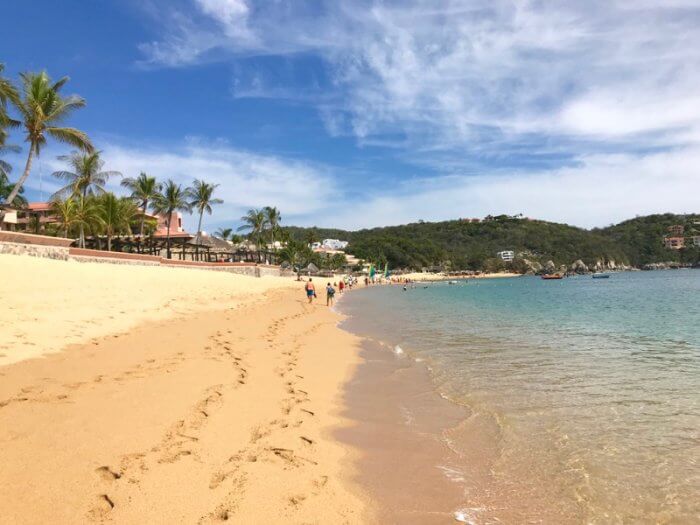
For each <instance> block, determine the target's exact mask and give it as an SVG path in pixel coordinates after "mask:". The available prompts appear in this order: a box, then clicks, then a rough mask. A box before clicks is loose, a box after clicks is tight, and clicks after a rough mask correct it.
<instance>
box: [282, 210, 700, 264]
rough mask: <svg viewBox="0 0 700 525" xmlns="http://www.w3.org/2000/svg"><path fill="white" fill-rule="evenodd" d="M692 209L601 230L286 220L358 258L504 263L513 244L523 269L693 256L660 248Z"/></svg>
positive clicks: (689, 224)
mask: <svg viewBox="0 0 700 525" xmlns="http://www.w3.org/2000/svg"><path fill="white" fill-rule="evenodd" d="M697 220H700V219H699V218H698V216H697V215H693V216H678V215H671V214H667V215H652V216H648V217H639V218H636V219H631V220H629V221H625V222H622V223H620V224H617V225H615V226H610V227H608V228H603V229H594V230H585V229H583V228H577V227H574V226H569V225H566V224H557V223H552V222H546V221H539V220H529V219H520V218H515V217H509V216H505V215H501V216H498V217H488V218H486V219H485V220H483V221H481V222H478V223H474V222H468V221H461V220H455V221H443V222H418V223H412V224H405V225H401V226H388V227H382V228H372V229H365V230H358V231H345V230H339V229H329V228H299V227H294V226H292V227H287V228H285V230H286V231H287V232H288V234H289V235H290V236H291V237H292V238H295V239H297V240H300V241H305V242H310V241H311V240H321V239H326V238H333V239H342V240H346V241H349V242H350V244H349V246H348V248H347V250H346V251H347V252H348V253H351V254H353V255H355V256H356V257H358V258H360V259H365V260H370V261H375V262H381V263H383V262H385V261H386V262H388V263H389V266H390V267H392V268H412V269H419V268H424V267H435V266H441V267H450V268H451V269H454V270H462V269H471V270H489V271H493V270H499V269H504V268H506V267H507V265H504V264H503V263H502V261H500V259H498V258H496V253H497V252H499V251H502V250H513V251H515V252H516V254H517V259H520V261H519V260H516V261H515V263H514V264H513V265H510V266H509V267H511V268H513V269H515V270H521V271H524V266H523V262H522V259H527V260H529V261H536V262H539V263H540V264H544V263H546V262H547V261H550V260H551V261H553V262H554V263H555V265H557V266H559V265H563V264H566V265H571V264H572V263H573V262H574V261H576V260H577V259H581V260H582V261H583V262H584V263H585V264H587V265H589V266H591V265H594V264H595V263H596V262H599V261H606V262H607V261H615V263H617V264H620V263H622V264H626V265H634V266H641V265H643V264H647V263H651V262H667V261H678V262H690V263H695V262H697V261H698V253H697V249H695V248H689V249H686V250H681V251H680V252H679V251H675V250H669V249H666V248H664V246H663V243H662V239H663V236H664V234H666V233H667V229H668V227H669V226H671V225H674V224H683V225H685V226H686V231H687V232H691V231H692V228H694V227H696V226H695V225H694V224H693V223H694V221H697Z"/></svg>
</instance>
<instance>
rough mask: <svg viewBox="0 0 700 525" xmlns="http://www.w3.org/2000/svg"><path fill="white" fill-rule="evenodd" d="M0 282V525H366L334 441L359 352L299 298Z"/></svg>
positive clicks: (123, 274) (36, 275)
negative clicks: (100, 524)
mask: <svg viewBox="0 0 700 525" xmlns="http://www.w3.org/2000/svg"><path fill="white" fill-rule="evenodd" d="M0 268H1V269H2V270H3V274H4V275H11V276H12V277H13V278H12V280H11V281H10V282H7V281H6V282H5V283H4V285H3V288H4V290H3V304H4V305H5V308H4V309H3V313H2V318H1V322H2V323H3V325H2V328H3V329H2V337H3V339H2V344H3V350H2V351H3V353H4V354H5V357H4V359H6V364H5V365H4V366H0V443H2V446H0V484H1V486H2V487H3V490H2V491H0V509H2V512H0V523H13V524H14V523H48V522H50V523H95V522H113V523H218V522H222V521H231V522H233V523H274V522H280V521H283V522H284V523H371V522H375V521H376V519H375V517H374V516H375V515H374V509H373V507H372V505H371V504H370V503H369V501H368V499H367V497H366V496H365V494H364V493H363V491H362V490H361V488H360V487H359V486H358V485H356V484H355V483H354V482H353V481H352V480H353V479H354V478H356V477H357V476H356V472H355V468H356V467H355V465H356V464H357V460H358V457H359V451H358V450H356V449H354V448H353V447H351V446H349V445H346V444H343V443H341V442H340V441H339V440H338V439H336V438H335V437H334V433H335V432H337V431H338V429H341V428H343V427H346V426H348V425H349V424H350V422H349V420H347V419H346V418H345V416H343V415H342V414H343V413H344V412H345V407H344V405H343V399H342V393H343V385H345V384H346V382H347V381H348V380H349V378H350V377H351V376H352V374H353V372H354V370H355V369H356V367H357V365H358V363H359V361H360V357H359V352H358V349H359V340H358V339H357V338H355V337H354V336H352V335H350V334H348V333H345V332H343V331H341V330H339V329H338V328H337V322H338V316H337V315H336V314H334V313H333V312H332V311H331V310H330V309H328V308H326V307H325V305H321V304H317V305H313V306H308V305H307V304H306V301H305V299H304V298H303V297H302V292H301V290H300V289H299V288H300V285H299V283H296V282H294V281H293V280H289V279H255V278H249V277H243V276H233V275H230V274H223V273H217V272H204V271H195V270H185V269H183V270H180V269H172V268H153V267H137V266H117V265H109V264H89V263H67V262H61V261H48V260H43V259H33V258H29V257H15V256H2V257H1V258H0ZM8 306H11V308H12V310H10V309H9V307H8ZM91 321H92V322H91ZM27 343H33V344H27Z"/></svg>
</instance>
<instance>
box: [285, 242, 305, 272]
mask: <svg viewBox="0 0 700 525" xmlns="http://www.w3.org/2000/svg"><path fill="white" fill-rule="evenodd" d="M306 250H308V247H307V246H305V245H304V244H302V243H299V242H297V241H289V242H288V243H287V245H286V246H285V247H284V248H282V249H281V250H280V252H279V258H280V263H285V262H286V263H288V264H289V266H291V268H292V271H294V272H296V274H297V279H299V275H300V271H301V267H302V265H303V262H304V256H305V251H306Z"/></svg>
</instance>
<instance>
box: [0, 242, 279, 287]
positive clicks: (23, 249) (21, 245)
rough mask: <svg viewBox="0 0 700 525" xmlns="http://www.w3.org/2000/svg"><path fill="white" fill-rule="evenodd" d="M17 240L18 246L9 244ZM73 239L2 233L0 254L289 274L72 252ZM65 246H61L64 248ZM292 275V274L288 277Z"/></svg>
mask: <svg viewBox="0 0 700 525" xmlns="http://www.w3.org/2000/svg"><path fill="white" fill-rule="evenodd" d="M10 239H14V240H15V241H17V242H13V241H10ZM50 240H53V241H58V242H57V244H59V245H53V246H51V245H48V242H49V241H50ZM71 242H73V241H72V239H62V238H60V237H59V238H57V237H47V236H44V235H31V234H24V233H16V232H3V231H0V253H5V254H10V255H31V256H34V257H46V258H48V259H60V260H64V261H65V260H72V261H77V262H93V263H106V264H135V265H141V266H169V267H172V268H190V269H196V270H209V271H212V270H213V271H219V272H228V273H235V274H240V275H248V276H251V277H262V276H264V275H271V276H280V275H287V273H286V272H285V271H283V270H281V269H280V267H279V266H269V265H256V264H254V263H209V262H197V261H180V260H177V259H164V258H162V257H158V256H155V255H143V254H138V253H124V252H106V251H102V250H88V249H84V248H69V247H68V245H69V244H70V243H71ZM61 244H62V245H61ZM289 275H291V273H290V274H289Z"/></svg>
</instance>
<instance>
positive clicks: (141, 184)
mask: <svg viewBox="0 0 700 525" xmlns="http://www.w3.org/2000/svg"><path fill="white" fill-rule="evenodd" d="M122 186H123V187H124V188H127V189H129V190H131V198H132V199H133V200H134V201H135V202H136V203H137V204H138V205H139V207H140V208H141V212H142V215H141V226H140V228H139V235H140V237H141V239H143V232H144V226H145V222H146V212H147V211H148V204H149V203H150V202H151V201H152V200H153V198H154V197H155V195H156V193H158V192H159V191H160V184H158V182H157V181H156V178H155V177H149V176H148V175H146V174H145V173H144V172H141V174H140V175H139V176H138V177H137V178H135V179H134V178H132V177H127V178H126V179H124V180H122Z"/></svg>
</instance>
